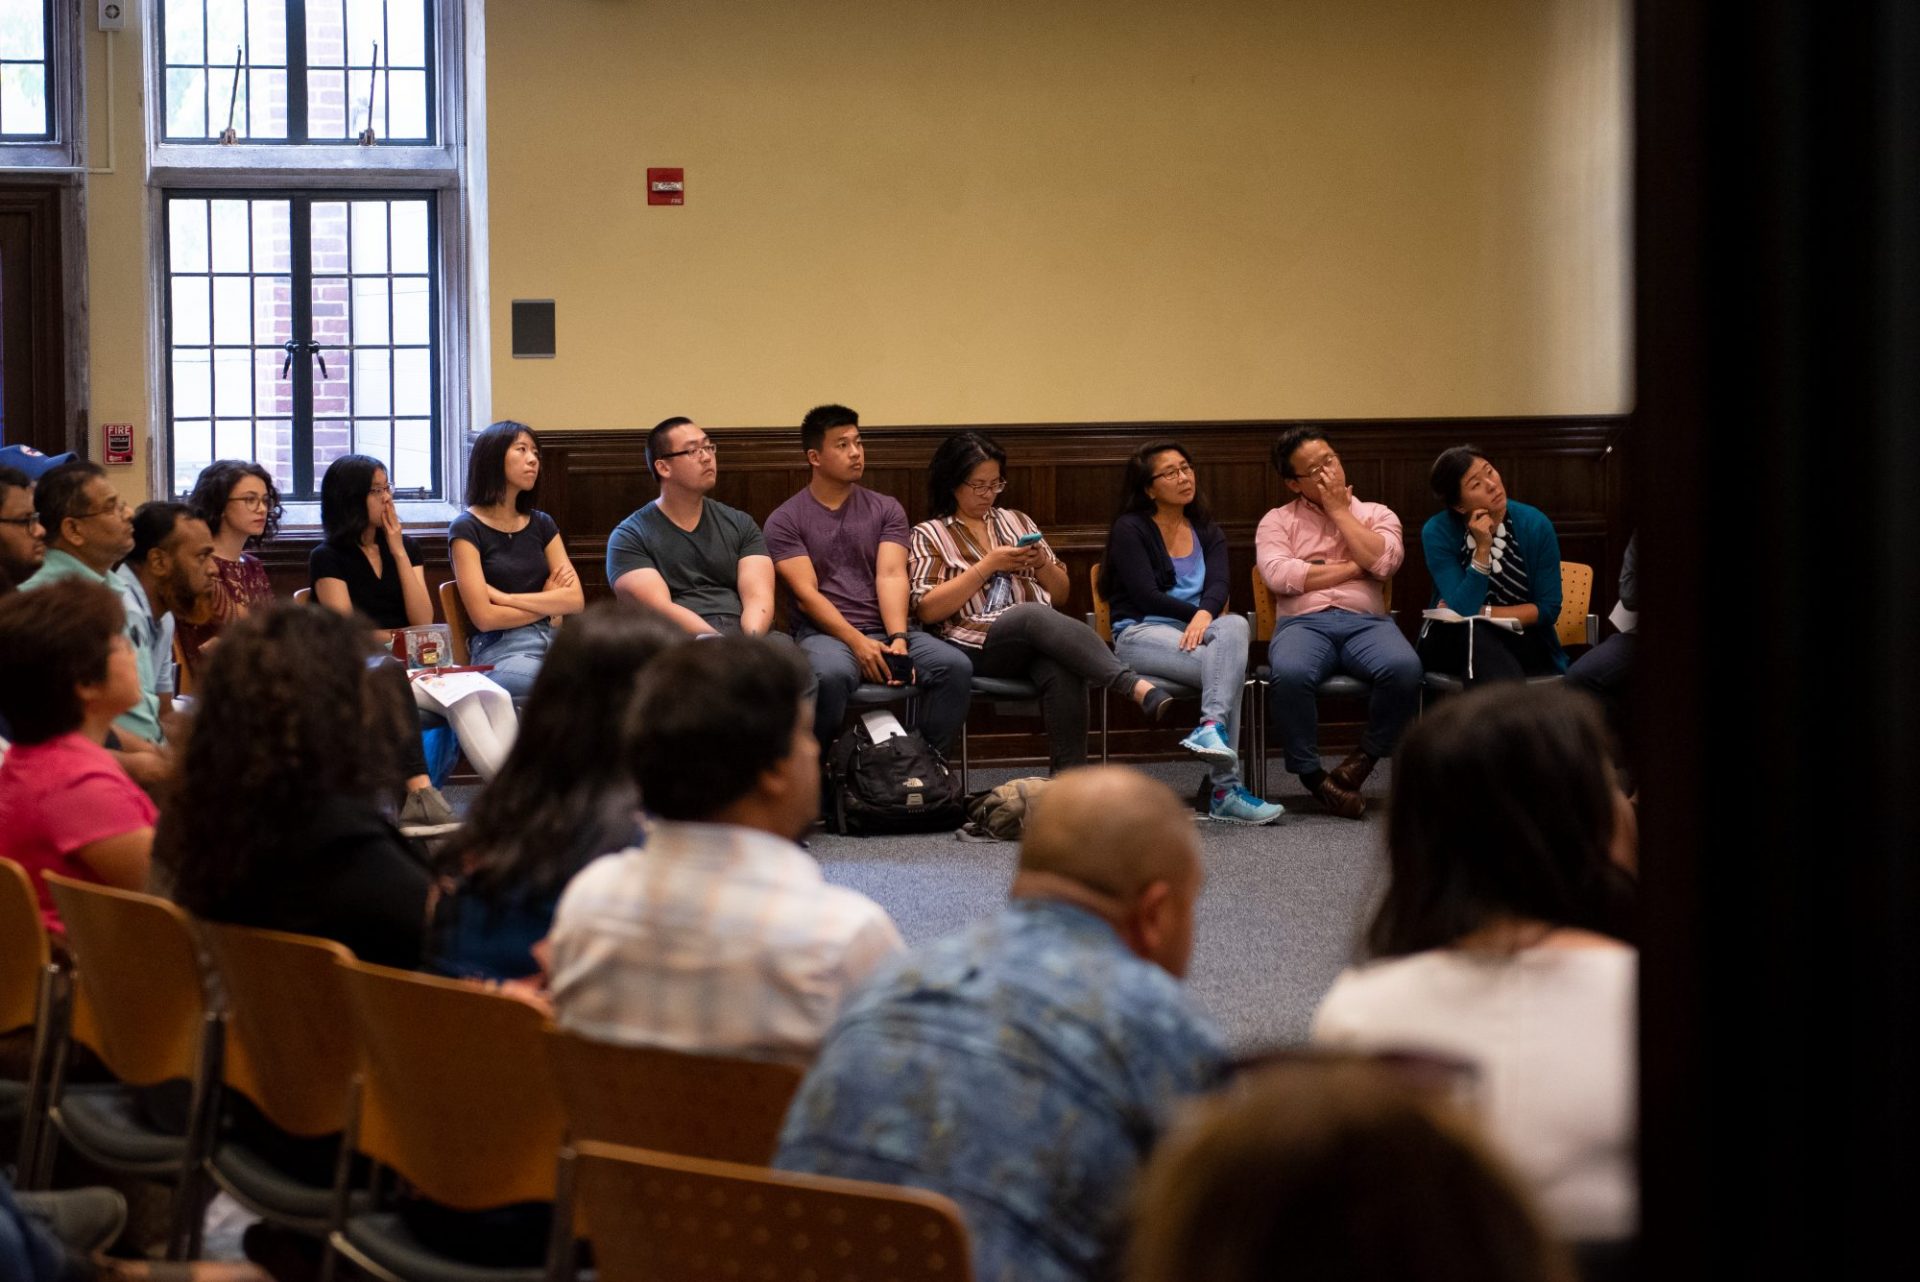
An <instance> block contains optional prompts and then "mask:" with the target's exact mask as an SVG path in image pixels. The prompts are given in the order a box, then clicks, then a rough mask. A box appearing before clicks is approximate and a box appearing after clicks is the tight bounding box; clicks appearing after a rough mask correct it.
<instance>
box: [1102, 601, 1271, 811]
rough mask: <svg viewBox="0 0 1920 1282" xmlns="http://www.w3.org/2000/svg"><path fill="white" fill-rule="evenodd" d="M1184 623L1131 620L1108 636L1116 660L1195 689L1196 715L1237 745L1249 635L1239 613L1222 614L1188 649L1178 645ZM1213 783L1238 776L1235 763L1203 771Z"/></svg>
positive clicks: (1230, 783)
mask: <svg viewBox="0 0 1920 1282" xmlns="http://www.w3.org/2000/svg"><path fill="white" fill-rule="evenodd" d="M1185 631H1186V629H1184V628H1176V627H1171V626H1169V625H1168V624H1165V623H1135V624H1132V625H1130V626H1129V627H1128V628H1127V629H1126V630H1125V631H1124V632H1122V633H1121V634H1120V635H1119V636H1117V637H1115V638H1114V639H1113V652H1114V654H1115V655H1117V656H1118V657H1119V659H1120V662H1122V663H1124V664H1126V665H1127V666H1128V667H1129V668H1132V669H1133V670H1134V671H1135V672H1138V673H1139V674H1140V675H1141V676H1143V677H1147V678H1149V679H1151V678H1153V677H1165V678H1167V679H1168V680H1169V681H1178V682H1179V683H1180V684H1181V685H1185V686H1194V687H1195V688H1197V689H1198V690H1199V691H1200V718H1199V719H1200V720H1206V719H1207V718H1212V719H1213V720H1215V721H1218V722H1219V723H1220V725H1221V726H1222V730H1221V734H1223V735H1224V736H1225V737H1226V740H1227V746H1228V747H1229V748H1232V749H1233V750H1234V751H1235V752H1238V751H1240V705H1241V703H1242V701H1243V696H1244V694H1245V692H1246V685H1247V641H1248V638H1249V637H1251V636H1252V632H1251V630H1250V629H1249V628H1248V627H1247V621H1246V619H1245V618H1243V617H1241V616H1240V615H1237V614H1223V615H1221V616H1220V617H1219V618H1217V619H1215V620H1214V621H1213V622H1212V623H1210V624H1208V625H1207V631H1206V635H1205V636H1204V637H1203V638H1202V639H1201V641H1200V644H1199V645H1197V646H1195V647H1194V648H1193V649H1191V650H1182V649H1181V648H1180V637H1181V635H1182V634H1183V633H1184V632H1185ZM1209 773H1210V774H1211V775H1212V777H1213V786H1214V787H1216V788H1232V787H1234V786H1235V785H1237V784H1238V783H1239V782H1240V763H1239V762H1238V761H1234V762H1231V763H1228V762H1222V763H1220V764H1218V765H1215V766H1214V767H1212V769H1211V771H1210V772H1209Z"/></svg>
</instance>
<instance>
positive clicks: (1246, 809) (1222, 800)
mask: <svg viewBox="0 0 1920 1282" xmlns="http://www.w3.org/2000/svg"><path fill="white" fill-rule="evenodd" d="M1207 813H1208V814H1210V815H1212V816H1213V818H1215V819H1218V820H1220V821H1221V822H1222V823H1230V824H1246V825H1247V826H1249V827H1253V828H1257V827H1259V826H1261V825H1262V824H1270V823H1272V822H1273V821H1274V820H1276V819H1278V818H1279V817H1280V816H1281V815H1284V814H1286V813H1287V808H1286V807H1285V806H1283V805H1281V804H1280V803H1279V802H1277V801H1262V800H1261V799H1260V798H1258V797H1256V796H1254V795H1253V794H1252V793H1250V792H1248V791H1247V790H1246V789H1245V788H1242V787H1237V786H1236V787H1234V788H1230V789H1228V790H1227V791H1226V792H1223V793H1220V794H1218V795H1216V796H1215V797H1214V799H1213V807H1212V809H1211V810H1209V811H1208V812H1207Z"/></svg>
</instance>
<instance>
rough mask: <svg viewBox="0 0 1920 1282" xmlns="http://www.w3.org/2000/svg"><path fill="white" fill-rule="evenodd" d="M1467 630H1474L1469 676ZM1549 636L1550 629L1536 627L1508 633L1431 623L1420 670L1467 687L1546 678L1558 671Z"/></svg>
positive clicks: (1476, 626) (1473, 625) (1480, 625)
mask: <svg viewBox="0 0 1920 1282" xmlns="http://www.w3.org/2000/svg"><path fill="white" fill-rule="evenodd" d="M1468 628H1472V629H1473V675H1472V676H1468V675H1467V629H1468ZM1551 635H1553V633H1552V630H1551V629H1549V628H1547V627H1546V626H1544V625H1542V624H1538V623H1536V624H1534V625H1533V626H1532V627H1530V628H1528V629H1527V630H1526V631H1524V632H1509V631H1507V630H1506V629H1505V628H1502V627H1496V626H1494V625H1493V624H1491V623H1440V622H1434V623H1430V624H1428V625H1427V631H1426V635H1425V636H1423V637H1421V638H1420V645H1419V647H1418V649H1419V651H1420V666H1422V667H1423V668H1425V669H1426V670H1427V671H1428V672H1444V673H1446V674H1447V675H1449V676H1455V677H1459V678H1460V679H1461V680H1462V681H1465V682H1466V683H1467V684H1468V685H1470V686H1477V685H1485V684H1486V683H1487V682H1489V681H1522V680H1525V679H1526V678H1527V677H1539V676H1546V675H1548V674H1549V673H1553V672H1558V671H1559V667H1558V665H1557V664H1555V663H1554V661H1553V647H1552V646H1551V645H1549V644H1548V641H1547V638H1548V637H1550V636H1551Z"/></svg>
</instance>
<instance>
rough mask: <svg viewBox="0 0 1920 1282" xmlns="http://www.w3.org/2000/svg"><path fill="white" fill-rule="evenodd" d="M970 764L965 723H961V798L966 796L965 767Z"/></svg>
mask: <svg viewBox="0 0 1920 1282" xmlns="http://www.w3.org/2000/svg"><path fill="white" fill-rule="evenodd" d="M970 762H971V755H970V754H969V752H968V750H967V723H966V722H964V721H962V722H961V723H960V795H961V796H963V797H964V796H966V795H967V791H968V790H967V767H968V765H969V764H970Z"/></svg>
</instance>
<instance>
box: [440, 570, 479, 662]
mask: <svg viewBox="0 0 1920 1282" xmlns="http://www.w3.org/2000/svg"><path fill="white" fill-rule="evenodd" d="M440 613H442V614H444V615H446V616H447V630H448V631H449V632H451V633H452V634H453V661H454V663H456V664H459V665H463V666H464V665H465V664H468V663H471V662H472V660H471V659H469V658H468V657H467V654H468V651H467V638H468V637H470V636H472V635H473V620H472V619H471V618H469V617H468V616H467V603H466V602H465V601H462V600H461V599H460V583H459V581H458V580H456V579H448V580H447V581H446V582H445V583H442V584H441V585H440Z"/></svg>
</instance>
